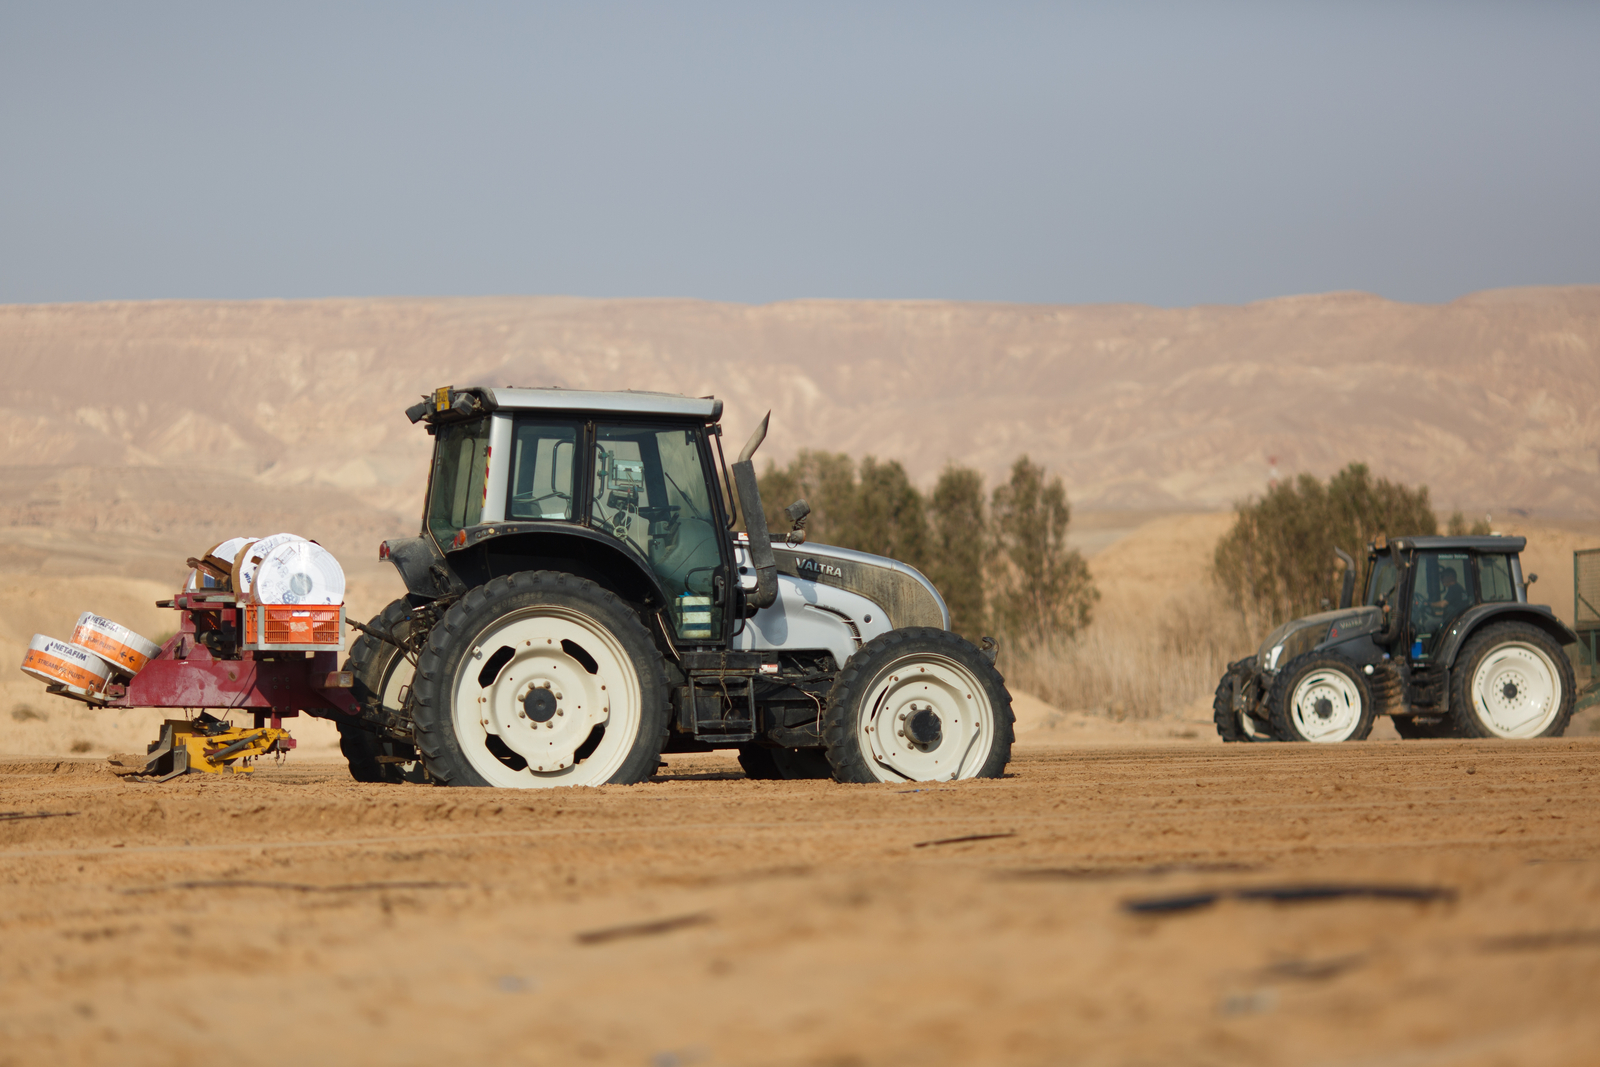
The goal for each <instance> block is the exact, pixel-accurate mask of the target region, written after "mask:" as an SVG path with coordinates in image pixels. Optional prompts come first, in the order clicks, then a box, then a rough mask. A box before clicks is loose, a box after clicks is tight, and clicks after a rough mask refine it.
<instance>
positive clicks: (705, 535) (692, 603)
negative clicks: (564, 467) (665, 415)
mask: <svg viewBox="0 0 1600 1067" xmlns="http://www.w3.org/2000/svg"><path fill="white" fill-rule="evenodd" d="M594 447H595V454H594V496H593V503H592V504H591V510H590V516H589V518H590V522H591V523H592V524H593V525H594V526H595V527H597V528H599V529H601V530H604V531H606V532H607V533H609V534H610V535H611V536H613V537H615V538H617V539H618V540H621V541H626V542H627V543H628V544H629V545H631V546H632V547H633V549H634V551H636V552H638V553H639V555H641V556H643V557H644V558H645V559H647V560H649V561H650V567H651V569H652V570H654V571H655V572H656V576H657V577H658V578H659V579H660V581H661V586H662V588H663V589H664V590H665V592H666V594H667V596H668V598H670V600H671V606H672V611H671V614H672V620H673V624H674V626H675V627H676V629H677V633H678V636H679V637H680V638H684V639H688V640H694V639H711V638H714V637H718V636H721V633H722V605H721V604H720V603H717V602H716V601H717V598H716V596H715V595H714V593H713V588H712V581H711V579H712V576H713V575H714V574H715V572H716V570H717V568H718V567H719V566H721V564H722V553H721V550H720V547H719V545H720V543H721V542H720V540H719V537H720V531H719V529H718V527H717V523H716V521H715V520H716V514H715V512H714V511H713V510H712V504H711V492H710V485H711V477H710V471H709V470H707V468H706V464H705V462H704V460H703V458H702V456H701V452H700V433H699V431H698V430H685V429H675V430H662V429H657V428H642V427H637V426H605V425H601V426H599V427H598V428H597V429H596V431H595V443H594Z"/></svg>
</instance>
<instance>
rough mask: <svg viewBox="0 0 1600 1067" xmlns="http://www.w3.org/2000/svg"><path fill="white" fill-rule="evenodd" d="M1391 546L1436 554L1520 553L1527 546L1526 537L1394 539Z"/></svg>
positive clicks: (1481, 536)
mask: <svg viewBox="0 0 1600 1067" xmlns="http://www.w3.org/2000/svg"><path fill="white" fill-rule="evenodd" d="M1391 543H1393V544H1396V545H1399V546H1400V547H1401V548H1403V549H1417V550H1419V551H1430V552H1437V551H1440V550H1445V551H1448V550H1450V549H1455V550H1457V551H1460V552H1521V551H1522V550H1523V548H1525V547H1526V546H1527V544H1528V539H1527V538H1526V537H1500V536H1498V535H1494V536H1485V535H1478V536H1476V537H1466V536H1464V537H1396V538H1393V539H1392V542H1391Z"/></svg>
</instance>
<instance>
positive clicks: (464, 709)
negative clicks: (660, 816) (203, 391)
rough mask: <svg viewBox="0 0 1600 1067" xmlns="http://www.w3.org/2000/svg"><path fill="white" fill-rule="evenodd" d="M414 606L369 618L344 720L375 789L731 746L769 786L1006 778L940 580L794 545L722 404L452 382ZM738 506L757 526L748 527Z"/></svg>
mask: <svg viewBox="0 0 1600 1067" xmlns="http://www.w3.org/2000/svg"><path fill="white" fill-rule="evenodd" d="M407 415H408V416H409V417H410V418H411V420H412V421H413V422H422V423H424V424H425V425H426V427H427V431H428V433H429V434H431V435H433V438H434V450H433V472H432V475H431V477H430V480H429V485H428V496H427V506H426V511H425V514H424V519H423V529H422V533H421V536H419V537H413V538H406V539H403V540H391V541H387V542H385V543H384V544H383V545H382V546H381V547H380V549H379V555H380V556H381V557H382V558H384V559H387V560H389V561H390V562H392V563H393V564H394V565H395V567H396V568H398V570H399V572H400V575H401V577H402V578H403V579H404V581H405V585H406V589H407V591H408V592H407V595H406V596H405V597H404V598H402V599H400V600H397V601H395V602H394V603H392V604H390V605H389V607H388V608H387V609H385V610H384V611H383V613H382V614H381V615H379V616H378V617H377V618H375V619H373V620H372V621H371V622H370V623H368V624H367V625H365V626H358V627H357V628H358V629H360V630H361V631H362V636H361V637H360V638H359V639H358V640H357V641H356V642H355V644H354V645H353V646H352V647H351V654H350V659H349V662H348V663H347V665H346V670H349V671H352V672H353V673H354V675H355V685H354V690H353V695H354V697H355V701H356V706H357V710H358V713H357V714H356V715H353V716H352V715H336V716H334V717H335V718H336V721H337V722H338V724H339V728H340V734H341V738H342V747H343V750H344V753H345V755H346V757H347V758H348V759H349V762H350V770H351V773H352V774H353V775H354V776H355V777H356V778H357V779H359V780H362V781H399V780H430V781H433V782H436V783H440V784H444V785H471V786H503V787H511V788H538V787H547V786H567V785H601V784H604V783H632V782H639V781H642V780H644V779H646V778H648V777H650V776H651V775H652V774H654V773H655V772H656V770H657V769H658V767H659V766H660V756H661V754H662V753H663V752H704V751H710V750H713V749H737V750H738V753H739V762H740V763H741V765H742V766H743V767H744V769H745V772H746V773H747V774H748V775H749V776H750V777H753V778H826V777H832V778H834V779H835V780H837V781H841V782H920V781H950V780H952V779H960V778H993V777H997V776H999V775H1000V774H1001V773H1002V772H1003V771H1004V769H1005V766H1006V762H1007V761H1008V759H1009V758H1010V754H1011V743H1012V721H1013V720H1012V714H1011V697H1010V694H1009V693H1007V691H1006V687H1005V681H1004V679H1003V678H1001V676H1000V674H999V672H998V671H997V670H996V669H995V666H994V658H995V653H996V649H997V646H996V645H995V644H994V643H993V642H992V641H989V640H987V639H986V640H985V642H984V646H985V647H984V649H982V650H980V649H979V648H978V647H976V646H974V645H973V644H972V643H971V642H969V641H967V640H965V639H963V638H962V637H960V636H959V635H957V634H955V633H953V632H951V630H950V629H949V625H950V614H949V611H948V609H947V608H946V607H945V604H944V601H943V599H942V598H941V597H940V596H939V593H938V590H936V589H935V588H934V587H933V585H932V584H931V583H930V582H929V581H928V580H927V579H926V578H924V577H923V576H922V575H921V574H920V573H918V572H917V571H916V570H915V569H914V568H912V567H908V566H906V565H905V564H903V563H898V562H896V561H894V560H891V559H885V558H883V557H880V556H873V555H868V554H866V553H863V552H854V551H850V550H848V549H842V548H833V547H828V546H824V545H807V544H805V543H804V532H803V527H802V523H803V521H804V517H805V514H806V510H807V509H806V506H805V504H804V503H803V502H799V503H797V504H795V505H794V506H793V507H791V508H790V509H789V511H788V513H787V514H788V515H789V517H790V519H791V521H792V522H793V524H794V526H795V529H794V530H792V531H790V532H789V533H788V534H787V535H786V536H785V538H784V540H783V542H782V543H781V544H779V545H774V544H773V543H772V541H771V538H770V536H769V534H768V529H767V522H766V516H765V512H764V511H763V510H762V505H761V500H760V495H759V492H758V490H757V486H756V476H755V467H754V464H753V463H752V459H751V457H752V456H753V454H754V453H755V451H756V449H757V448H758V447H759V446H760V444H761V442H762V440H763V438H764V437H765V434H766V421H765V420H763V422H762V424H761V427H760V428H759V429H757V431H756V432H755V434H754V436H752V437H751V439H750V441H749V443H748V444H747V445H745V447H744V450H743V452H742V453H741V454H740V456H739V459H738V461H737V462H735V463H733V464H732V465H731V466H732V470H731V473H730V471H729V465H728V464H727V462H726V460H725V459H724V457H723V452H722V431H721V426H720V425H719V420H720V418H721V415H722V402H721V401H720V400H716V399H713V398H692V397H684V396H674V395H669V394H662V393H643V392H611V393H608V392H582V391H574V390H564V389H489V388H475V389H454V388H449V387H446V388H442V389H439V390H436V391H435V392H434V393H432V394H431V395H429V396H428V397H426V398H425V399H424V401H423V402H422V403H420V404H417V405H415V406H414V407H412V408H410V409H409V410H408V411H407ZM739 515H742V516H743V519H744V526H745V532H744V533H735V532H734V527H735V526H736V524H737V517H738V516H739Z"/></svg>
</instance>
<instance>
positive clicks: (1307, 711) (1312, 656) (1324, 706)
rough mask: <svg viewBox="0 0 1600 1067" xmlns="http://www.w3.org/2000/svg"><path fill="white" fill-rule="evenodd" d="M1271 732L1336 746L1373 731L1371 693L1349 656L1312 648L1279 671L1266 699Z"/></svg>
mask: <svg viewBox="0 0 1600 1067" xmlns="http://www.w3.org/2000/svg"><path fill="white" fill-rule="evenodd" d="M1267 705H1268V707H1269V708H1271V710H1272V730H1273V733H1275V734H1277V736H1278V737H1280V738H1282V739H1283V740H1285V741H1312V742H1317V743H1322V744H1337V743H1338V742H1341V741H1365V740H1366V739H1367V735H1368V734H1370V733H1371V732H1372V719H1373V707H1372V692H1371V690H1370V689H1369V688H1368V686H1367V680H1366V678H1364V677H1363V676H1362V674H1361V672H1360V671H1359V670H1358V669H1357V668H1356V666H1355V665H1354V664H1352V663H1351V662H1350V661H1349V660H1346V659H1344V658H1342V657H1340V656H1335V655H1332V654H1330V653H1326V652H1321V653H1319V652H1308V653H1306V654H1305V655H1303V656H1300V657H1298V658H1296V659H1294V660H1293V661H1291V662H1290V663H1289V665H1288V666H1287V667H1285V668H1284V669H1283V670H1282V671H1280V672H1279V673H1278V679H1277V681H1275V682H1274V683H1273V685H1272V693H1271V695H1270V696H1269V697H1268V698H1267Z"/></svg>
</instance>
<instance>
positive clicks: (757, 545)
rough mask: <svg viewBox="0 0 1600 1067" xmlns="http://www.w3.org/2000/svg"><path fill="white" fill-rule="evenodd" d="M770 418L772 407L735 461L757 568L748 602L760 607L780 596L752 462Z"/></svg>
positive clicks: (736, 481)
mask: <svg viewBox="0 0 1600 1067" xmlns="http://www.w3.org/2000/svg"><path fill="white" fill-rule="evenodd" d="M771 420H772V412H770V411H769V412H767V413H766V415H765V416H764V417H763V418H762V419H761V425H760V426H757V427H756V432H755V433H753V434H751V435H750V440H749V441H747V442H746V443H745V446H744V450H743V451H741V452H740V453H739V458H738V460H736V461H735V462H734V464H733V488H734V491H735V492H736V493H738V494H739V510H740V511H741V512H743V513H744V528H745V532H746V533H748V534H749V535H750V563H751V564H752V565H753V566H754V567H755V569H756V591H755V592H754V593H753V594H752V595H751V596H750V597H749V603H750V604H751V605H753V606H754V607H757V608H770V607H771V606H772V605H773V604H775V603H777V600H778V561H777V559H776V558H775V557H774V556H773V555H772V535H771V534H770V533H769V532H768V531H767V513H766V512H765V511H763V510H762V508H761V489H760V486H759V485H758V484H757V483H756V465H755V464H754V463H753V462H751V457H752V456H754V455H755V454H756V449H758V448H760V447H761V442H762V441H765V440H766V439H767V423H768V422H770V421H771Z"/></svg>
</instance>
